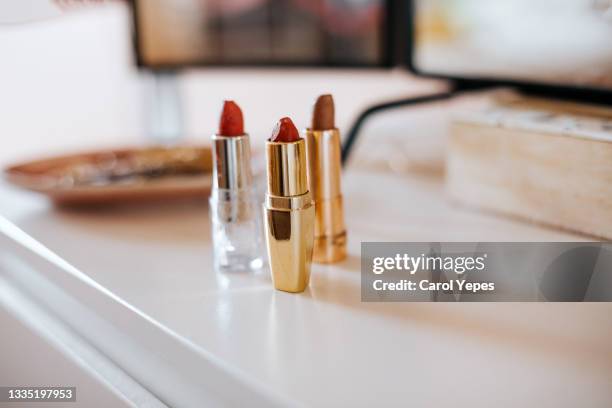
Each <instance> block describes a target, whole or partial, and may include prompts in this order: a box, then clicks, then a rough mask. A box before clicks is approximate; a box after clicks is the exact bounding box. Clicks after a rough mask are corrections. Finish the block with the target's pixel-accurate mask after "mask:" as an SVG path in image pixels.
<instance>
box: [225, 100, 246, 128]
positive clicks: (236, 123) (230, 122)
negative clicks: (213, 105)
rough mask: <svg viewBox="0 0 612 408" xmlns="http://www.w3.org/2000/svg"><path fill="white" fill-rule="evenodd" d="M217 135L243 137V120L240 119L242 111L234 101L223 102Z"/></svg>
mask: <svg viewBox="0 0 612 408" xmlns="http://www.w3.org/2000/svg"><path fill="white" fill-rule="evenodd" d="M219 135H221V136H242V135H244V119H243V118H242V110H241V109H240V106H238V105H237V104H236V102H234V101H225V102H223V110H222V111H221V120H220V121H219Z"/></svg>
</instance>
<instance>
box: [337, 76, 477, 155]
mask: <svg viewBox="0 0 612 408" xmlns="http://www.w3.org/2000/svg"><path fill="white" fill-rule="evenodd" d="M484 88H487V86H482V85H480V86H479V85H471V84H464V83H462V82H460V81H457V82H454V83H452V84H451V87H450V89H449V90H448V91H446V92H441V93H436V94H430V95H422V96H414V97H411V98H406V99H397V100H394V101H389V102H383V103H379V104H377V105H372V106H370V107H369V108H367V109H366V110H364V111H363V112H361V113H360V114H359V116H358V117H357V120H356V121H355V123H353V126H351V129H350V130H349V132H348V136H347V138H346V141H345V142H344V145H343V146H342V164H343V165H344V164H346V162H347V161H348V158H349V156H350V154H351V150H352V149H353V147H354V145H355V141H356V140H357V138H358V137H359V131H360V130H361V127H362V126H363V124H364V123H365V121H366V120H367V119H369V117H370V116H372V115H374V114H375V113H378V112H382V111H385V110H387V109H393V108H398V107H400V106H410V105H420V104H425V103H432V102H438V101H442V100H446V99H451V98H453V97H455V96H457V95H459V94H461V93H463V92H466V91H471V90H479V89H484Z"/></svg>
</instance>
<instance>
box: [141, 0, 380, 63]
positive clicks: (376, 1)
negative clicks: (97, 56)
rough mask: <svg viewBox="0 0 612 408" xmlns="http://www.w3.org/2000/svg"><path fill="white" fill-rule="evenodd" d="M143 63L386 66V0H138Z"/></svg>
mask: <svg viewBox="0 0 612 408" xmlns="http://www.w3.org/2000/svg"><path fill="white" fill-rule="evenodd" d="M131 2H132V6H133V10H134V13H133V15H134V27H135V34H136V38H135V40H136V41H135V43H136V56H137V61H138V63H139V65H140V66H141V67H146V68H151V69H169V68H170V69H176V68H188V67H194V66H198V67H206V66H229V65H233V66H241V65H242V66H244V65H251V66H257V65H260V66H261V65H263V66H268V65H280V66H328V67H335V66H338V67H384V66H389V65H391V64H392V61H391V54H392V52H391V51H390V46H389V43H390V41H391V39H390V34H389V27H390V24H387V21H388V19H389V14H390V2H389V1H387V0H237V1H227V0H132V1H131Z"/></svg>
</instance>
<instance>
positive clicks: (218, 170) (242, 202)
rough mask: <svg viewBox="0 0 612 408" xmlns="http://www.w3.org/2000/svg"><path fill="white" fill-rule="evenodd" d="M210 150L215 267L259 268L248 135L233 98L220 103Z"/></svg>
mask: <svg viewBox="0 0 612 408" xmlns="http://www.w3.org/2000/svg"><path fill="white" fill-rule="evenodd" d="M212 151H213V174H212V189H211V195H210V201H209V202H210V217H211V227H212V240H213V249H214V254H213V258H214V265H215V269H216V270H218V271H224V272H232V271H248V270H257V269H260V268H261V267H262V266H263V259H262V257H261V249H262V248H261V246H262V239H261V218H260V211H259V210H258V203H257V200H256V196H255V191H254V188H253V177H252V174H251V148H250V145H249V135H248V134H247V133H245V132H244V120H243V116H242V110H241V109H240V107H239V106H238V105H237V104H236V103H235V102H234V101H225V102H224V103H223V110H222V112H221V119H220V121H219V132H218V133H217V134H214V135H213V136H212Z"/></svg>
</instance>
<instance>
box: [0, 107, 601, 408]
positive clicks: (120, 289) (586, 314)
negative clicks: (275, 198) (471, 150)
mask: <svg viewBox="0 0 612 408" xmlns="http://www.w3.org/2000/svg"><path fill="white" fill-rule="evenodd" d="M441 109H446V108H445V106H431V107H428V108H423V109H419V110H418V111H417V112H416V113H410V115H408V116H406V115H405V114H406V112H402V110H401V109H399V110H397V111H392V112H389V113H386V114H381V115H379V116H377V117H376V119H373V123H372V124H371V125H369V126H368V127H366V129H365V132H366V135H364V137H363V138H362V141H361V142H360V143H361V145H360V146H358V147H357V151H356V153H355V155H356V157H355V159H354V160H353V161H352V162H351V163H350V164H349V166H348V167H347V169H346V171H345V174H344V179H343V183H344V197H345V206H346V208H345V211H346V213H345V215H346V223H347V230H348V233H349V243H348V253H349V256H348V259H347V260H346V261H344V262H342V263H339V264H335V265H332V266H325V265H313V271H312V278H311V283H310V287H309V289H307V291H306V292H304V293H302V294H289V293H283V292H278V291H275V290H274V289H273V287H272V284H271V281H270V278H269V276H268V273H267V271H265V272H263V273H261V274H256V275H249V274H235V275H232V274H218V273H215V272H214V271H213V270H212V260H211V259H212V258H211V256H212V254H211V242H210V225H209V219H208V212H207V211H208V210H207V204H206V202H204V201H191V202H181V203H175V204H152V205H150V206H146V207H134V206H132V207H116V208H93V209H60V208H54V207H53V206H51V205H50V204H49V202H48V201H46V200H45V199H44V198H42V197H40V196H37V195H35V194H32V193H28V192H23V191H19V190H16V189H15V188H13V187H11V186H9V185H7V184H2V185H0V197H1V199H0V215H1V218H0V282H1V284H0V321H2V322H4V323H5V324H4V325H3V330H10V331H11V333H23V334H22V337H17V336H13V337H10V336H9V337H5V335H4V334H3V335H2V337H3V338H7V339H8V340H6V343H7V346H6V347H2V350H1V351H0V361H3V363H2V369H0V384H7V385H12V382H14V379H16V378H17V379H21V380H23V381H25V378H39V379H40V381H41V382H44V381H51V379H55V382H56V383H57V382H61V381H75V382H76V386H77V398H78V399H77V401H80V402H81V403H83V404H86V403H87V402H88V401H89V402H92V401H93V403H94V404H95V403H96V402H97V403H104V404H105V405H107V404H113V405H114V406H172V407H181V406H194V407H196V406H244V405H245V403H247V404H248V405H249V406H266V407H267V406H327V407H339V406H353V407H357V406H363V407H371V406H414V407H430V406H450V405H453V406H458V407H463V406H466V407H467V406H469V407H491V406H497V407H504V406H538V407H562V406H563V407H575V406H584V407H605V406H611V405H612V393H611V392H610V389H611V386H612V383H611V379H612V345H611V343H610V339H611V338H612V318H611V316H612V305H610V304H606V303H602V304H567V303H541V304H540V303H480V304H479V303H458V304H455V303H364V302H361V299H360V243H361V242H362V241H425V242H428V241H579V240H589V238H588V237H583V236H578V235H573V234H570V233H566V232H561V231H557V230H554V229H550V228H545V227H541V226H538V225H533V224H527V223H522V222H519V221H516V220H512V219H506V218H499V217H496V216H493V215H491V214H484V213H479V212H475V211H473V210H470V209H467V208H463V207H460V206H458V205H456V204H454V203H453V202H451V201H450V200H449V199H448V197H447V195H446V193H445V189H444V175H443V168H442V167H441V166H442V158H443V149H439V147H440V146H442V147H443V145H444V139H443V135H442V136H441V137H442V139H441V138H439V137H438V136H440V135H439V134H436V135H437V136H436V137H434V136H432V137H427V136H428V134H427V131H426V130H423V131H421V127H420V126H428V124H431V123H432V122H431V121H430V119H431V117H435V115H438V114H439V112H440V111H441ZM411 112H412V111H411ZM407 117H408V119H409V120H408V121H406V120H407V119H406V118H407ZM419 118H421V119H419ZM412 119H414V120H415V122H410V120H412ZM411 123H416V124H417V125H414V126H415V127H411V128H410V130H406V131H405V132H406V133H408V134H409V135H408V139H407V140H412V142H415V141H420V144H418V143H415V144H414V145H413V146H414V148H412V149H410V148H409V147H406V150H409V149H410V150H412V151H417V152H418V155H419V157H420V158H421V160H420V161H419V160H417V159H415V160H413V161H412V162H411V163H412V164H410V163H409V164H406V166H404V167H402V166H399V165H396V166H395V167H393V166H392V167H388V166H387V165H383V164H381V163H382V162H383V161H382V160H380V161H377V159H376V157H377V156H376V155H377V154H378V155H379V156H380V157H382V156H384V155H385V154H387V153H385V151H384V148H381V149H383V150H378V151H376V149H374V148H370V147H371V146H372V144H371V143H373V140H375V139H376V138H377V137H379V135H380V134H387V137H391V139H393V138H394V137H397V138H399V137H400V135H399V134H397V131H395V132H396V134H395V136H394V135H390V136H389V134H391V133H393V130H392V129H402V126H403V128H406V129H407V126H411ZM390 129H391V130H390ZM423 129H425V128H423ZM440 132H443V131H442V130H440ZM415 133H418V134H419V135H418V136H415ZM410 138H412V139H410ZM393 140H397V139H393ZM412 142H410V143H412ZM428 143H429V144H431V145H432V146H433V147H432V148H431V149H430V150H428V149H427V148H426V146H427V145H428ZM432 151H436V152H438V153H437V154H438V155H439V156H437V159H439V160H438V161H436V157H428V156H427V154H426V153H423V152H432ZM389 154H391V153H389ZM7 333H8V332H7ZM24 338H28V339H30V340H29V341H28V342H26V341H22V340H21V339H24ZM19 350H22V351H24V350H25V352H27V353H28V354H27V360H29V361H39V362H40V364H39V365H34V364H29V365H28V364H25V363H22V362H23V361H24V357H23V356H21V357H20V356H19V355H17V354H16V353H18V352H19ZM52 359H55V360H53V361H55V362H53V363H52V364H51V363H49V364H51V365H49V364H45V362H49V361H51V360H52ZM6 367H8V368H9V369H8V370H7V369H6ZM18 367H19V368H18ZM26 370H30V371H31V372H30V374H29V376H28V377H25V376H24V375H25V374H24V373H26ZM33 372H35V373H36V376H37V377H32V375H34V374H32V373H33ZM20 373H21V374H20ZM61 373H64V374H61ZM18 375H21V377H19V376H18ZM62 376H63V377H62ZM58 379H59V380H58ZM60 380H61V381H60ZM19 385H38V384H19ZM57 385H66V386H68V385H75V383H70V384H68V383H60V384H57ZM79 398H81V399H79ZM0 406H2V405H1V404H0ZM84 406H85V405H84ZM107 406H108V405H107Z"/></svg>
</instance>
